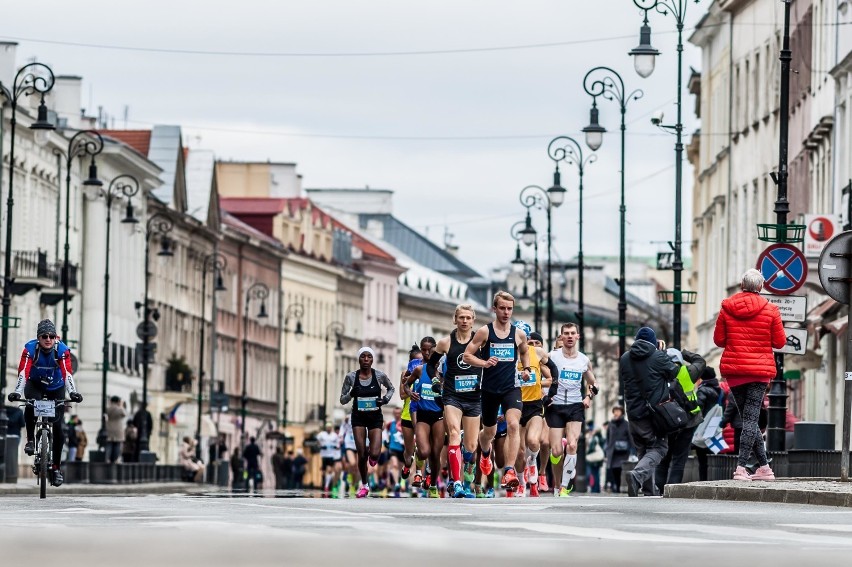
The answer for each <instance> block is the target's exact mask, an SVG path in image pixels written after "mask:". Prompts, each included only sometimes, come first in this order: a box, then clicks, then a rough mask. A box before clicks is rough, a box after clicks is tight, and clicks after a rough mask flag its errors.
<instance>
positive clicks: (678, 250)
mask: <svg viewBox="0 0 852 567" xmlns="http://www.w3.org/2000/svg"><path fill="white" fill-rule="evenodd" d="M693 1H694V2H695V3H698V0H693ZM633 3H634V4H635V5H636V6H637V7H638V8H639V9H641V10H643V11H644V21H643V22H642V28H641V30H640V32H639V46H638V47H636V48H634V49H633V50H632V51H630V55H632V56H633V58H634V59H633V63H634V66H635V68H636V72H637V73H638V74H639V76H640V77H648V76H650V75H651V73H653V72H654V61H655V58H656V56H657V55H659V53H660V52H659V51H657V50H656V49H654V48H653V47H651V26H649V25H648V12H650V11H651V10H656V11H657V12H659V13H660V14H663V15H664V16H666V15H668V14H670V13H671V14H672V15H673V16H674V18H675V23H676V24H677V123H676V124H675V125H674V126H663V125H660V127H661V128H663V129H666V130H669V131H674V133H675V136H676V137H677V139H676V141H675V241H674V246H673V248H674V261H673V262H672V271H674V290H673V291H670V292H660V294H666V295H668V299H669V301H667V302H668V303H672V307H673V309H672V311H673V316H672V327H673V329H672V342H673V343H674V348H676V349H680V333H681V310H682V305H683V303H684V300H683V299H684V297H683V296H684V295H685V294H684V292H683V291H682V285H681V282H682V276H683V274H682V272H683V258H682V248H683V242H682V240H681V217H682V211H681V209H682V208H683V203H682V198H681V190H682V185H683V122H682V119H681V111H682V106H683V103H682V99H683V27H684V22H685V21H686V6H687V4H688V1H687V0H633ZM689 295H690V297H691V298H692V301H691V302H694V295H695V294H694V293H692V292H690V294H689Z"/></svg>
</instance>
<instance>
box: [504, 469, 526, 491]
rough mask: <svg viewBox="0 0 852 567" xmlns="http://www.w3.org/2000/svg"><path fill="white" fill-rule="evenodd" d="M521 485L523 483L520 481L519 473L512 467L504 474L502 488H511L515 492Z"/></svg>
mask: <svg viewBox="0 0 852 567" xmlns="http://www.w3.org/2000/svg"><path fill="white" fill-rule="evenodd" d="M520 484H521V481H520V480H518V473H516V472H515V469H514V468H512V467H510V468H508V469H506V472H504V473H503V480H502V481H501V482H500V486H501V487H502V488H511V489H512V490H514V489H516V488H517V487H518V486H520Z"/></svg>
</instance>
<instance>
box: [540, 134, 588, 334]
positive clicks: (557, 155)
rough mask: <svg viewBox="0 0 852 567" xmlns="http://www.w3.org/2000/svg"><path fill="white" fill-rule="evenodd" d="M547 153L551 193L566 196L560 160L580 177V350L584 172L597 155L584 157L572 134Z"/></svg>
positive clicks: (552, 144) (558, 140) (559, 139)
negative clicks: (551, 172)
mask: <svg viewBox="0 0 852 567" xmlns="http://www.w3.org/2000/svg"><path fill="white" fill-rule="evenodd" d="M547 155H548V156H550V159H552V160H553V163H554V164H555V166H556V167H555V170H554V172H553V186H552V187H551V188H550V189H549V190H548V191H549V192H550V194H551V195H562V196H563V197H564V195H565V193H566V190H565V188H564V187H562V184H561V176H560V173H559V162H560V161H564V162H565V163H568V164H573V165H574V166H576V168H577V174H578V176H579V178H580V187H579V197H580V211H579V212H580V227H579V230H580V240H579V250H578V252H577V278H578V280H577V322H578V323H579V326H580V350H581V351H582V350H583V347H584V345H585V334H586V331H585V327H584V324H585V318H584V313H585V302H584V295H583V292H584V290H583V287H584V286H583V276H584V274H583V270H584V265H583V174H584V173H585V171H586V166H587V165H588V164H590V163H592V162H594V161H595V160H597V159H598V158H597V156H596V155H595V154H591V155H589V156H588V157H585V158H584V157H583V148H582V146H580V144H579V143H578V142H577V140H575V139H574V138H571V137H570V136H557V137H556V138H554V139H552V140H551V141H550V143H549V144H548V145H547Z"/></svg>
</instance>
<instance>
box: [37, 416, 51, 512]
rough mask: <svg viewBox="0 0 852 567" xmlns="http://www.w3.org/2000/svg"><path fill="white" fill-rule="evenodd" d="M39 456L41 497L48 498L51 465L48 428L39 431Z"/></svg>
mask: <svg viewBox="0 0 852 567" xmlns="http://www.w3.org/2000/svg"><path fill="white" fill-rule="evenodd" d="M38 439H39V440H38V444H39V457H40V459H41V467H39V471H38V482H39V498H47V477H48V470H49V467H50V459H49V457H50V433H49V432H48V430H47V429H42V430H41V431H39V438H38Z"/></svg>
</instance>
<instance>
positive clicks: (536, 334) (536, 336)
mask: <svg viewBox="0 0 852 567" xmlns="http://www.w3.org/2000/svg"><path fill="white" fill-rule="evenodd" d="M530 338H531V339H532V340H534V341H538V342H540V343H542V344H544V337H542V336H541V333H539V332H538V331H533V332H532V333H530Z"/></svg>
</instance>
